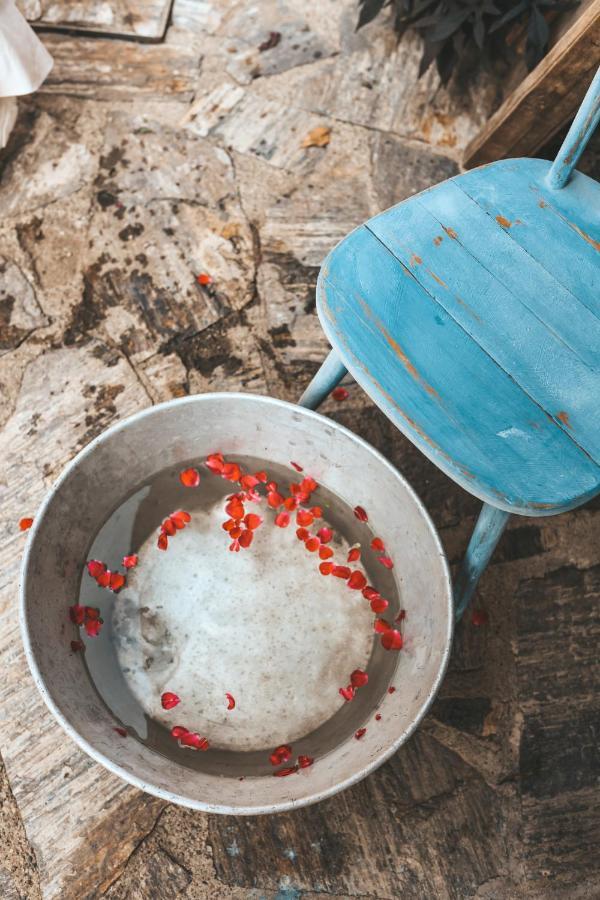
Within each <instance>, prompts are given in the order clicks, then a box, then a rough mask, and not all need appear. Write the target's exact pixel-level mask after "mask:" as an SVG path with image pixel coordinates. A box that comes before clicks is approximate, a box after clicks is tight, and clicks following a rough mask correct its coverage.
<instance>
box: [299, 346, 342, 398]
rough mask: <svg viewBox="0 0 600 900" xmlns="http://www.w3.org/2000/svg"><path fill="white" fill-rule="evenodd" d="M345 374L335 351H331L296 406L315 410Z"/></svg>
mask: <svg viewBox="0 0 600 900" xmlns="http://www.w3.org/2000/svg"><path fill="white" fill-rule="evenodd" d="M347 372H348V370H347V368H346V367H345V366H344V365H343V363H342V362H341V360H340V358H339V356H338V355H337V353H336V352H335V350H332V351H331V352H330V353H329V355H328V356H327V357H326V358H325V361H324V362H323V363H322V365H321V368H320V369H319V371H318V372H317V374H316V375H315V377H314V378H313V380H312V381H311V383H310V384H309V385H308V387H307V388H306V390H305V391H304V393H303V394H302V396H301V397H300V399H299V400H298V406H305V407H306V408H307V409H316V408H317V407H318V406H320V405H321V403H322V402H323V400H324V399H325V397H326V396H327V394H329V393H331V391H332V390H333V388H334V387H335V386H336V384H338V383H339V382H340V381H341V380H342V378H343V377H344V375H346V373H347Z"/></svg>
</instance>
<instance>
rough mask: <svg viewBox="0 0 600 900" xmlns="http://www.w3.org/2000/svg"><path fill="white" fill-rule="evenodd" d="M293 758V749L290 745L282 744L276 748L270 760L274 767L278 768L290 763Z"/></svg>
mask: <svg viewBox="0 0 600 900" xmlns="http://www.w3.org/2000/svg"><path fill="white" fill-rule="evenodd" d="M291 756H292V748H291V747H290V745H289V744H281V745H280V746H279V747H275V749H274V750H273V752H272V753H271V755H270V757H269V759H270V760H271V764H272V765H274V766H278V765H279V764H280V763H282V762H288V760H289V759H290V758H291Z"/></svg>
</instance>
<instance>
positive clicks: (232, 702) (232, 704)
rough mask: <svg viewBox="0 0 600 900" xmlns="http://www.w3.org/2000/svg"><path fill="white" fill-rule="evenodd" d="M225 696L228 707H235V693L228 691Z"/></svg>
mask: <svg viewBox="0 0 600 900" xmlns="http://www.w3.org/2000/svg"><path fill="white" fill-rule="evenodd" d="M225 697H226V698H227V709H235V697H234V696H233V694H230V693H229V692H227V693H226V694H225Z"/></svg>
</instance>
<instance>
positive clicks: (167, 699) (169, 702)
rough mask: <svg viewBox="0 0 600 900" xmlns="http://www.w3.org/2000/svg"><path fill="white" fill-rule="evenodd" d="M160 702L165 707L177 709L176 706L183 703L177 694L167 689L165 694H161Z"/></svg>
mask: <svg viewBox="0 0 600 900" xmlns="http://www.w3.org/2000/svg"><path fill="white" fill-rule="evenodd" d="M160 703H161V706H162V708H163V709H175V707H176V706H177V705H178V704H179V703H181V700H180V698H179V697H178V696H177V694H173V693H172V692H171V691H165V693H164V694H161V697H160Z"/></svg>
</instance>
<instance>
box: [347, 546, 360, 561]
mask: <svg viewBox="0 0 600 900" xmlns="http://www.w3.org/2000/svg"><path fill="white" fill-rule="evenodd" d="M357 559H360V547H351V548H350V551H349V552H348V560H347V561H348V562H356V560H357Z"/></svg>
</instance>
